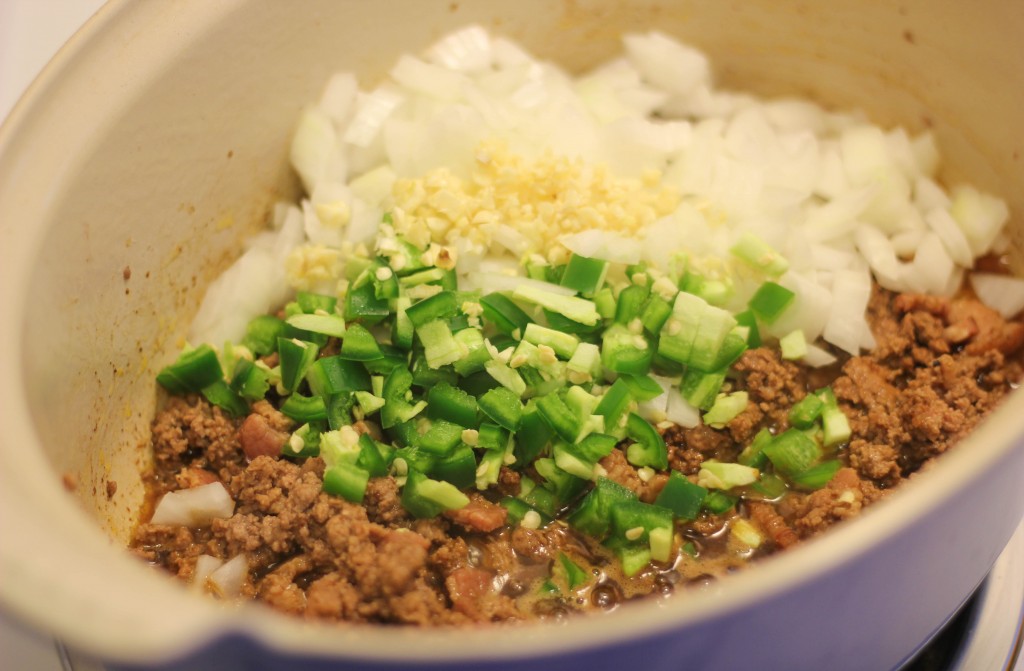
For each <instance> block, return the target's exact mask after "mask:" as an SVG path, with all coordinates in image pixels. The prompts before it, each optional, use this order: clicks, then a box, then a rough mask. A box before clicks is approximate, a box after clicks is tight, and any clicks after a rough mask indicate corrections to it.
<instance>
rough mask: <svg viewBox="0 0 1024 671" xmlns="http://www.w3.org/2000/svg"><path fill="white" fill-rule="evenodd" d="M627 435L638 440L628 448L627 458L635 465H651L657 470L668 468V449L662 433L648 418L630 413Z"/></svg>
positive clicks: (627, 422)
mask: <svg viewBox="0 0 1024 671" xmlns="http://www.w3.org/2000/svg"><path fill="white" fill-rule="evenodd" d="M626 435H627V436H629V437H630V438H631V439H633V440H635V441H636V442H635V443H633V444H632V445H630V446H629V447H628V448H626V459H627V460H628V461H629V463H631V464H633V465H634V466H638V467H642V466H650V467H651V468H654V469H657V470H665V469H666V468H668V449H667V448H666V447H665V440H664V439H663V438H662V437H661V434H660V433H658V432H657V430H656V429H655V428H654V427H653V426H651V425H650V423H648V421H647V420H646V419H644V418H643V417H641V416H640V415H638V414H636V413H635V412H631V413H629V417H628V418H627V420H626Z"/></svg>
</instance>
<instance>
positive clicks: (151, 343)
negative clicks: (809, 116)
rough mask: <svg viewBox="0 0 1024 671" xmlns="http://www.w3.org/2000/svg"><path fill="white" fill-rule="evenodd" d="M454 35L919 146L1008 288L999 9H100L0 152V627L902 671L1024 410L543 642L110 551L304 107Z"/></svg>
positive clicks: (758, 3) (382, 661)
mask: <svg viewBox="0 0 1024 671" xmlns="http://www.w3.org/2000/svg"><path fill="white" fill-rule="evenodd" d="M471 22H475V23H480V24H482V25H484V26H486V27H489V28H492V29H494V30H496V31H499V32H501V33H503V34H505V35H508V36H510V37H512V38H514V39H517V40H519V41H521V42H522V43H523V44H524V45H525V46H527V47H528V48H529V49H531V50H532V51H534V52H535V53H538V54H540V55H542V56H546V57H549V58H551V59H553V60H556V61H557V62H559V63H561V64H563V65H564V66H566V67H567V68H569V69H570V70H579V69H581V68H583V67H585V66H587V65H591V64H594V63H596V62H598V61H599V60H601V59H603V58H606V57H608V56H610V55H611V54H613V53H614V52H615V51H616V50H617V48H618V42H617V38H618V36H619V34H621V33H622V32H625V31H630V30H638V29H648V28H652V27H656V28H658V29H660V30H663V31H666V32H669V33H673V34H676V35H678V36H680V37H682V38H684V39H686V40H688V41H690V42H692V43H694V44H695V45H697V46H699V47H701V48H703V49H705V50H706V51H707V52H708V53H709V54H710V56H711V57H712V62H713V63H714V64H715V65H716V68H717V75H718V77H719V79H720V81H722V82H724V83H726V84H728V85H730V86H734V87H738V88H746V89H752V90H754V91H756V92H761V93H769V94H781V93H789V94H800V95H810V96H813V97H815V98H817V99H819V100H822V101H825V102H827V103H829V104H835V105H837V106H842V107H851V106H856V107H861V108H863V109H865V110H866V111H867V112H868V113H869V114H870V115H871V116H872V117H873V118H874V119H875V120H876V121H878V122H880V123H884V124H888V123H893V124H895V123H901V124H904V125H906V126H907V127H908V128H910V129H914V130H917V129H920V128H922V127H925V126H927V127H930V128H933V129H934V131H935V134H936V136H937V138H938V140H939V143H940V146H941V148H942V150H943V153H944V155H945V157H946V169H945V173H944V177H945V178H947V179H948V180H949V181H956V180H958V179H962V178H969V179H970V180H971V181H972V182H974V183H976V184H978V185H979V186H981V187H983V188H986V189H988V190H991V191H993V192H995V193H998V194H1000V195H1002V196H1003V197H1005V198H1006V199H1007V200H1008V201H1009V202H1010V204H1011V209H1012V211H1013V221H1012V225H1013V227H1014V229H1013V236H1012V237H1013V239H1014V243H1015V251H1014V257H1013V262H1014V265H1015V267H1017V268H1021V267H1024V264H1022V263H1021V261H1022V260H1024V257H1022V255H1021V254H1020V250H1022V249H1024V243H1022V236H1024V188H1022V187H1024V159H1022V153H1024V42H1022V41H1021V39H1020V36H1021V35H1024V10H1022V8H1021V5H1020V3H1019V2H1015V1H1014V0H1005V1H999V0H975V1H973V2H972V1H968V0H960V1H954V0H941V1H940V0H902V1H899V2H897V1H896V0H880V1H878V2H867V1H865V0H830V1H828V2H824V1H816V0H744V1H742V2H739V1H731V0H729V1H727V0H719V1H716V2H709V1H701V0H675V1H673V0H663V1H660V2H658V1H655V0H638V1H635V2H624V1H615V0H607V1H600V0H565V1H564V2H554V1H551V0H517V1H515V2H512V1H509V2H498V1H497V0H382V1H380V2H370V1H368V0H302V1H300V2H289V3H285V2H273V1H271V0H218V1H217V2H208V1H207V0H175V1H171V0H152V1H147V2H131V1H127V0H124V1H115V2H112V3H110V4H109V5H107V6H106V7H105V8H104V9H102V10H101V11H100V12H99V14H98V15H97V16H96V17H95V18H94V19H93V20H92V21H91V22H90V23H89V24H88V25H87V26H86V27H85V28H84V29H83V30H82V31H81V32H80V33H79V34H78V35H77V36H76V37H75V38H74V39H73V40H72V41H71V42H70V43H69V44H68V46H67V47H66V48H65V49H64V50H63V51H62V52H61V53H60V54H59V55H58V57H57V58H56V59H55V60H54V61H53V62H52V63H51V64H50V66H49V67H48V68H47V69H46V70H45V71H44V73H43V74H42V75H41V77H40V78H39V79H38V80H37V81H36V83H35V84H34V85H33V87H32V88H31V89H30V91H29V92H28V94H27V95H26V97H25V98H24V99H23V100H22V101H21V103H19V105H18V106H17V107H16V108H15V110H14V111H13V113H12V114H11V116H10V117H9V119H8V121H7V123H6V124H5V125H4V127H3V129H2V131H0V255H2V257H0V374H2V375H3V383H2V384H0V418H2V422H0V426H2V429H3V430H2V431H0V605H2V607H3V608H4V609H5V610H7V611H9V612H10V613H12V614H13V615H14V616H16V617H18V618H20V619H23V620H24V621H26V622H27V623H29V624H30V625H32V626H36V627H39V628H41V629H44V630H46V631H49V632H52V633H53V634H55V635H56V636H59V637H60V638H61V639H63V640H64V641H66V642H67V643H68V644H69V645H71V646H73V647H75V648H77V649H80V650H82V651H85V652H87V653H89V654H92V655H95V656H98V657H100V658H102V659H104V660H106V661H107V662H108V663H109V664H110V665H111V666H115V667H118V668H136V667H158V668H180V667H184V666H187V667H188V668H199V669H206V668H209V669H218V670H223V669H279V668H280V669H284V668H288V669H297V668H301V669H326V668H353V669H355V668H360V669H362V668H373V669H397V668H423V669H525V668H559V669H566V670H568V669H622V668H629V667H632V666H638V665H641V666H643V668H644V669H645V670H649V671H656V670H661V669H665V670H666V671H667V670H669V669H684V668H685V669H738V668H748V667H750V668H758V669H763V670H770V669H831V670H837V671H838V670H842V669H850V670H858V671H862V670H864V669H883V670H884V669H892V668H895V667H896V666H898V665H899V664H900V663H901V662H902V661H903V660H905V659H906V658H907V657H908V656H910V655H911V654H912V653H913V652H914V651H915V650H916V649H917V648H918V647H919V646H920V645H921V644H922V643H923V642H924V641H926V640H927V639H928V637H929V636H930V635H931V634H932V633H933V632H934V631H936V629H937V628H938V627H940V625H941V624H942V623H943V622H944V621H945V620H946V619H947V618H948V617H949V616H950V615H951V614H952V613H953V612H954V611H955V610H956V608H957V607H958V606H959V605H960V604H961V603H962V602H963V600H964V599H965V598H966V597H967V596H968V595H969V594H970V592H971V591H972V590H973V589H974V588H975V587H976V586H977V585H978V584H979V582H980V581H981V580H982V579H983V577H984V576H985V574H986V572H987V571H988V569H989V568H990V567H991V565H992V563H993V562H994V560H995V558H996V557H997V556H998V554H999V552H1000V550H1001V549H1002V548H1003V546H1004V545H1005V543H1006V541H1007V539H1008V538H1009V537H1010V535H1011V533H1012V531H1013V530H1014V528H1015V527H1016V526H1017V524H1018V523H1019V522H1020V520H1021V515H1022V511H1024V487H1022V480H1024V445H1022V442H1024V419H1022V418H1024V396H1020V395H1015V396H1013V397H1012V398H1010V399H1009V401H1008V402H1007V403H1006V404H1005V405H1004V407H1003V408H1002V409H1001V410H1000V411H999V412H997V413H995V414H994V415H993V416H992V417H991V418H990V419H989V421H987V422H986V423H985V424H984V425H983V426H982V427H981V429H980V430H978V431H977V432H976V433H975V434H974V435H973V436H972V437H971V438H969V439H968V440H967V441H965V442H964V444H963V445H961V446H960V447H959V448H958V449H957V450H955V451H954V452H953V453H951V454H949V455H947V456H946V457H944V458H943V459H942V460H941V461H940V462H939V463H938V464H936V466H935V467H934V468H933V469H931V470H930V471H929V472H928V473H925V474H923V475H922V477H920V478H916V479H915V480H914V481H913V482H911V483H909V484H908V485H907V486H906V487H905V488H904V489H903V490H902V491H899V492H897V493H896V494H894V495H893V496H891V497H889V498H888V499H887V500H885V501H883V502H881V503H880V504H879V505H877V506H876V507H874V508H873V509H871V510H869V511H868V512H867V513H866V514H865V515H864V516H863V518H862V519H860V520H858V521H857V522H855V523H851V524H848V525H846V526H842V527H840V528H837V529H836V530H834V531H833V532H832V533H829V534H827V535H826V536H824V537H822V538H820V539H817V540H815V541H812V542H809V543H807V544H806V545H805V546H803V547H800V548H798V549H796V550H795V551H792V552H788V553H786V554H785V555H782V556H778V557H775V558H772V559H770V560H768V561H765V562H764V563H763V564H762V565H760V566H757V567H755V568H754V569H753V570H750V571H747V572H744V573H741V574H738V575H735V576H730V577H729V578H728V579H724V580H721V581H719V582H718V583H716V584H714V585H713V586H712V587H710V588H709V589H707V590H705V591H702V592H699V593H694V594H692V595H687V596H685V597H680V598H676V599H671V600H668V601H664V602H658V603H654V602H651V603H646V604H637V605H633V606H630V607H624V608H621V609H619V610H618V611H616V612H614V613H612V614H609V615H608V616H605V617H596V618H577V619H573V620H571V621H569V622H567V623H565V624H562V625H558V626H552V625H544V626H540V625H531V626H523V627H517V628H514V629H507V628H505V629H479V630H468V631H458V632H451V631H423V630H411V629H394V628H388V629H385V628H362V627H348V628H336V627H326V626H317V625H313V624H307V623H303V622H298V621H293V620H291V619H288V618H285V617H283V616H278V615H275V614H272V613H269V612H266V611H265V610H263V609H260V608H255V607H244V608H230V607H223V606H220V605H218V604H216V603H214V602H213V601H212V600H208V599H205V598H201V597H199V596H197V595H195V594H193V593H189V592H187V591H186V590H185V589H184V588H182V587H180V586H179V585H177V584H176V583H173V582H172V581H170V580H168V579H165V578H163V577H162V576H158V575H156V574H154V572H152V571H151V570H149V569H148V568H146V567H145V566H143V565H141V563H140V562H138V561H137V560H135V559H133V558H131V557H129V556H128V554H127V553H126V552H125V551H124V550H123V546H124V544H125V542H126V540H127V539H128V537H129V534H130V532H131V529H132V526H133V524H134V523H135V522H136V518H137V511H138V510H139V506H140V503H141V502H142V498H143V489H142V485H141V481H140V475H139V474H140V471H141V470H142V469H143V468H144V467H145V464H146V458H147V456H146V442H147V431H148V425H149V420H150V419H151V417H152V415H153V409H154V403H155V400H156V389H155V385H154V384H153V377H154V374H155V372H156V371H157V370H158V369H159V367H160V366H162V365H163V364H165V363H167V362H168V361H169V360H170V359H171V358H172V357H173V356H174V353H175V352H176V351H177V349H178V347H179V345H180V340H181V338H182V336H183V334H184V332H185V330H186V327H187V325H188V321H189V318H190V316H191V315H192V314H193V313H194V311H195V308H196V307H197V305H198V300H199V297H200V294H201V291H202V289H203V287H204V286H205V285H206V284H207V283H208V282H209V280H210V279H211V277H213V276H214V275H215V273H216V272H217V271H218V270H219V269H221V268H223V267H224V266H225V264H226V263H227V262H228V261H229V260H230V259H231V257H232V255H233V254H235V253H236V251H237V244H238V242H239V240H240V239H242V238H243V237H244V236H245V235H247V234H248V233H250V232H252V231H253V230H255V229H257V228H258V227H259V226H260V225H262V223H263V222H264V221H265V218H266V215H267V212H268V210H269V208H270V207H271V204H272V203H273V202H274V201H275V200H276V199H278V198H280V197H285V196H289V195H293V194H294V192H295V182H294V179H293V178H292V177H291V175H290V173H289V170H288V166H287V160H286V156H287V147H288V142H289V134H290V132H291V129H292V126H293V124H294V122H295V120H296V118H297V115H298V112H299V110H300V108H301V107H302V105H303V104H304V103H305V102H306V101H308V100H311V99H313V98H315V97H316V96H317V94H318V93H319V90H320V87H321V86H322V85H323V82H324V81H325V79H326V77H327V76H328V75H329V74H330V73H331V72H333V71H335V70H339V69H346V70H353V71H355V72H357V73H358V74H359V75H360V76H361V77H362V78H363V80H364V81H367V82H370V81H373V80H375V79H376V78H379V77H380V76H381V75H382V74H383V72H384V70H385V68H386V67H387V66H388V64H389V63H390V62H392V61H393V60H394V59H395V57H396V56H397V55H398V54H399V53H401V52H403V51H417V50H419V49H421V48H423V47H424V46H426V45H427V44H429V43H430V42H431V41H432V40H433V39H435V38H437V37H438V36H440V35H441V34H443V33H444V32H446V31H449V30H451V29H453V28H456V27H459V26H462V25H465V24H467V23H471ZM111 482H116V491H115V490H114V488H113V486H111V485H110V483H111ZM70 484H73V485H74V487H73V488H71V489H72V491H70V492H69V491H68V489H69V488H68V487H66V486H65V485H70Z"/></svg>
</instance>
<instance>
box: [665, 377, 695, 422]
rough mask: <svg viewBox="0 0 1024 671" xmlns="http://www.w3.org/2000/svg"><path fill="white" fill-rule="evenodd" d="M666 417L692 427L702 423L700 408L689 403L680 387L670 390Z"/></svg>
mask: <svg viewBox="0 0 1024 671" xmlns="http://www.w3.org/2000/svg"><path fill="white" fill-rule="evenodd" d="M665 419H667V420H668V421H670V422H673V423H675V424H678V425H679V426H681V427H684V428H687V429H692V428H693V427H695V426H697V425H699V424H700V410H699V409H698V408H695V407H693V406H692V405H690V404H689V403H687V402H686V399H685V398H683V395H682V394H681V393H679V390H678V389H676V388H675V387H671V388H670V389H669V390H668V404H667V406H666V408H665Z"/></svg>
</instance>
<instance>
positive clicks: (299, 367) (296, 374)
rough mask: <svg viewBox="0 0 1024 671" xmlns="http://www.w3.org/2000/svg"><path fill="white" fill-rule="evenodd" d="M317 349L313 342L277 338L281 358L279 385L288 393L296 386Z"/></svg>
mask: <svg viewBox="0 0 1024 671" xmlns="http://www.w3.org/2000/svg"><path fill="white" fill-rule="evenodd" d="M319 350H320V348H319V347H317V346H316V345H315V344H313V343H311V342H306V341H304V340H296V339H294V338H278V339H277V352H278V355H279V357H280V359H281V386H283V387H284V388H285V389H286V390H287V391H288V392H289V393H291V392H294V391H295V390H296V389H297V388H298V386H299V383H300V382H302V379H303V378H304V377H305V375H306V371H307V370H309V367H310V366H312V365H313V361H315V360H316V355H317V352H319Z"/></svg>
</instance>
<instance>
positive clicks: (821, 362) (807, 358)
mask: <svg viewBox="0 0 1024 671" xmlns="http://www.w3.org/2000/svg"><path fill="white" fill-rule="evenodd" d="M802 361H803V362H804V363H805V364H807V365H808V366H813V367H815V368H821V367H822V366H831V365H832V364H834V363H835V362H836V361H838V359H837V358H836V357H835V355H834V354H832V353H831V352H829V351H828V350H826V349H823V348H821V347H818V346H817V345H811V344H808V345H807V353H806V354H804V356H803V359H802Z"/></svg>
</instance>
